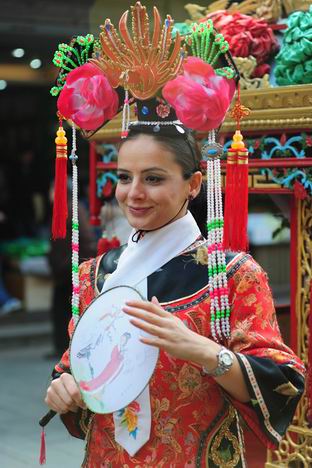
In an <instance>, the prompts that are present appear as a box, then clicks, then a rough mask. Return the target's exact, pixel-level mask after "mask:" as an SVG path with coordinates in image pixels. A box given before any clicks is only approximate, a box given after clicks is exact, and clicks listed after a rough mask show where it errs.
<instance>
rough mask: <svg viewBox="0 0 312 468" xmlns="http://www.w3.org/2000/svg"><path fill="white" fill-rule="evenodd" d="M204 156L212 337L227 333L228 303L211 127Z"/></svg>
mask: <svg viewBox="0 0 312 468" xmlns="http://www.w3.org/2000/svg"><path fill="white" fill-rule="evenodd" d="M203 149H204V151H205V153H206V157H207V232H208V236H207V240H208V247H207V250H208V289H209V294H210V298H211V311H210V314H211V334H212V336H213V338H214V340H215V341H217V342H218V341H222V339H223V338H226V339H227V338H229V337H230V307H229V300H228V285H227V277H226V261H225V254H224V251H223V224H224V221H223V209H222V208H223V207H222V190H221V164H220V153H221V151H220V148H219V147H218V145H217V144H216V142H215V131H214V130H213V131H211V132H210V133H209V136H208V143H207V145H205V147H204V148H203Z"/></svg>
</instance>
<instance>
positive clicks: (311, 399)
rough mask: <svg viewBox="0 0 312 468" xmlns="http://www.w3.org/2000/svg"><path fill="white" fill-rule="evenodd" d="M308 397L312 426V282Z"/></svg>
mask: <svg viewBox="0 0 312 468" xmlns="http://www.w3.org/2000/svg"><path fill="white" fill-rule="evenodd" d="M306 397H307V401H308V411H307V420H308V423H309V425H310V427H311V426H312V280H311V282H310V313H309V347H308V375H307V383H306Z"/></svg>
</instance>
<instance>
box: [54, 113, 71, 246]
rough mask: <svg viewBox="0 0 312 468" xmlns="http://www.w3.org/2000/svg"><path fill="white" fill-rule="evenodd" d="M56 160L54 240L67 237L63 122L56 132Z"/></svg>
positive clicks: (65, 157) (65, 145)
mask: <svg viewBox="0 0 312 468" xmlns="http://www.w3.org/2000/svg"><path fill="white" fill-rule="evenodd" d="M56 134H57V137H56V138H55V143H56V160H55V182H54V204H53V219H52V238H53V239H64V237H66V220H67V215H68V210H67V138H66V136H65V130H64V129H63V127H62V122H60V126H59V129H58V131H57V132H56Z"/></svg>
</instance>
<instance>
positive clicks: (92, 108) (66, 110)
mask: <svg viewBox="0 0 312 468" xmlns="http://www.w3.org/2000/svg"><path fill="white" fill-rule="evenodd" d="M57 107H58V110H59V112H60V113H61V114H62V116H64V117H65V118H66V119H70V120H72V121H73V122H74V123H75V124H76V125H77V126H78V127H80V128H82V129H83V130H96V129H98V128H99V127H101V126H102V125H103V123H104V122H106V121H107V120H110V119H112V118H113V117H114V116H115V115H116V113H117V110H118V94H117V92H116V91H115V90H114V89H113V88H112V86H111V85H110V83H109V81H108V79H107V78H106V76H105V75H104V73H103V72H101V71H100V70H99V69H98V68H97V67H95V66H94V65H92V64H91V63H86V64H85V65H82V66H80V67H78V68H75V69H74V70H72V71H71V72H70V73H69V74H68V75H67V78H66V83H65V86H64V88H63V89H62V91H61V93H60V96H59V98H58V100H57Z"/></svg>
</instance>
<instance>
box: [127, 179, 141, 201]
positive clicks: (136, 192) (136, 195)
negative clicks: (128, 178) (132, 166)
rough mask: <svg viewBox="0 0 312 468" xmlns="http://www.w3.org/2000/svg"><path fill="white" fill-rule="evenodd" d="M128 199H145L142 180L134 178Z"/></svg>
mask: <svg viewBox="0 0 312 468" xmlns="http://www.w3.org/2000/svg"><path fill="white" fill-rule="evenodd" d="M128 198H129V199H132V200H142V199H144V198H145V190H144V185H143V184H142V183H141V181H140V179H137V178H135V177H134V178H133V180H132V182H131V184H130V187H129V191H128Z"/></svg>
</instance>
